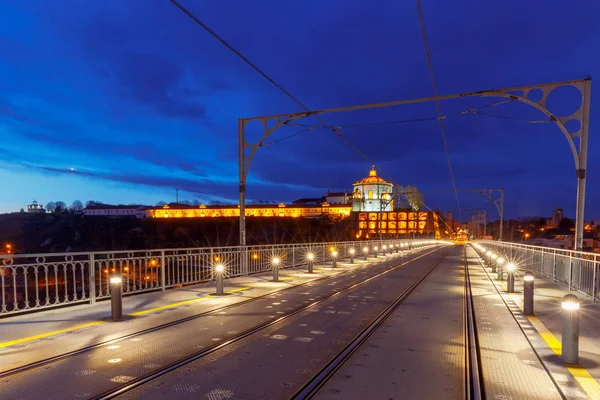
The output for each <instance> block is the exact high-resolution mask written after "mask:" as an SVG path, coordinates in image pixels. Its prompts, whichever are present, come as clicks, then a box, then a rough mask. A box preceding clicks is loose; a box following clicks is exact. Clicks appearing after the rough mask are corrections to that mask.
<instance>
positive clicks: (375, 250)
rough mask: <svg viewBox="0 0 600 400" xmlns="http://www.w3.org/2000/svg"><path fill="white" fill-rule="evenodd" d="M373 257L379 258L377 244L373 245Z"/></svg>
mask: <svg viewBox="0 0 600 400" xmlns="http://www.w3.org/2000/svg"><path fill="white" fill-rule="evenodd" d="M373 257H375V258H377V246H373Z"/></svg>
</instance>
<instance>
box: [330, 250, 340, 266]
mask: <svg viewBox="0 0 600 400" xmlns="http://www.w3.org/2000/svg"><path fill="white" fill-rule="evenodd" d="M337 256H338V252H337V251H335V250H333V251H332V252H331V265H332V267H333V268H335V267H337Z"/></svg>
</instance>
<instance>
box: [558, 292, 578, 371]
mask: <svg viewBox="0 0 600 400" xmlns="http://www.w3.org/2000/svg"><path fill="white" fill-rule="evenodd" d="M562 309H563V323H562V360H563V361H564V362H566V363H569V364H577V363H578V362H579V299H578V298H577V296H575V295H574V294H567V295H566V296H565V297H563V301H562Z"/></svg>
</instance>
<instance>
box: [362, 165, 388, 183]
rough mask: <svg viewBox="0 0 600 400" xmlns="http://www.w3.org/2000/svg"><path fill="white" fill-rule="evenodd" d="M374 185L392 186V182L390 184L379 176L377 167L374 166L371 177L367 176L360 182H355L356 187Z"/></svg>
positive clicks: (370, 172) (370, 173)
mask: <svg viewBox="0 0 600 400" xmlns="http://www.w3.org/2000/svg"><path fill="white" fill-rule="evenodd" d="M373 183H381V184H384V185H392V183H391V182H388V181H386V180H385V179H383V178H381V177H379V176H377V171H376V170H375V166H374V165H373V167H372V168H371V171H369V176H367V177H366V178H363V179H361V180H360V181H356V182H354V184H355V185H360V184H373Z"/></svg>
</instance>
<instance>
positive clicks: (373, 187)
mask: <svg viewBox="0 0 600 400" xmlns="http://www.w3.org/2000/svg"><path fill="white" fill-rule="evenodd" d="M352 186H353V191H352V211H355V212H362V211H366V212H371V211H375V212H381V211H393V210H394V200H393V199H392V191H393V188H394V185H393V184H392V183H391V182H388V181H386V180H384V179H383V178H380V177H379V176H377V171H376V170H375V166H374V165H373V167H372V168H371V171H370V172H369V176H367V177H366V178H363V179H361V180H360V181H356V182H354V185H352Z"/></svg>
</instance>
